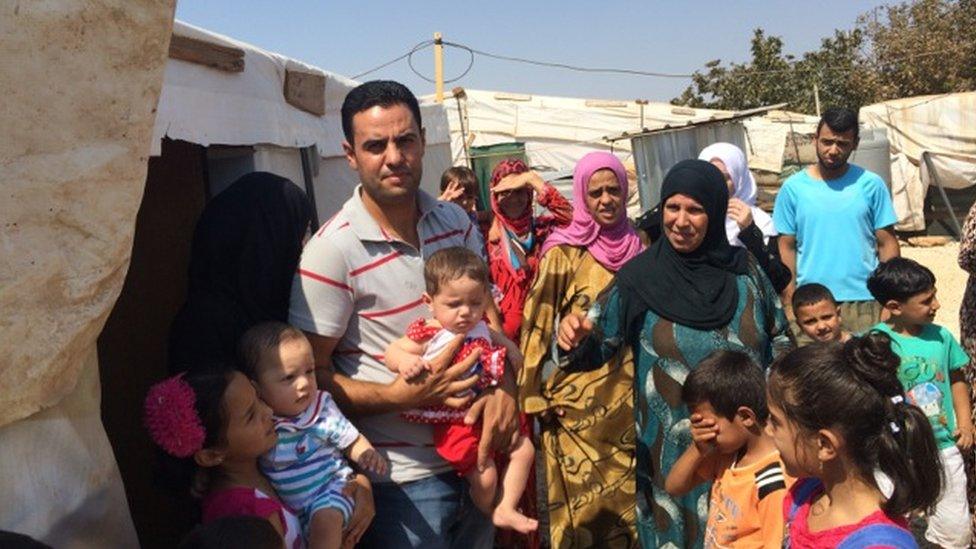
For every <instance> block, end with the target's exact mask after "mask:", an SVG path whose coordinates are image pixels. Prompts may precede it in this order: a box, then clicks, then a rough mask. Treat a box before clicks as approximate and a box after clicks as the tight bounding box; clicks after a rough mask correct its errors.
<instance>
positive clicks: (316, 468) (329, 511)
mask: <svg viewBox="0 0 976 549" xmlns="http://www.w3.org/2000/svg"><path fill="white" fill-rule="evenodd" d="M240 354H241V368H242V369H243V371H244V373H245V374H246V375H247V376H248V377H249V378H251V381H252V382H253V383H254V386H255V388H256V389H257V392H258V396H260V397H261V399H262V400H264V401H265V402H266V403H267V404H268V405H269V406H270V407H271V409H272V411H273V412H274V414H275V417H274V421H275V431H276V432H277V434H278V442H277V444H275V446H274V448H272V449H271V450H270V451H269V452H268V453H267V454H265V455H263V456H261V458H260V460H259V462H260V465H261V470H262V472H264V474H265V475H267V477H268V479H270V480H271V484H272V485H273V486H274V488H275V491H276V492H277V493H278V497H280V498H281V500H282V501H283V502H284V503H285V504H287V505H288V506H289V507H291V508H292V509H293V510H295V511H296V512H297V513H298V514H299V518H300V520H301V522H302V527H303V529H304V533H305V537H306V538H307V539H308V542H309V543H308V544H309V547H328V548H338V547H340V546H341V545H342V533H343V529H344V528H345V527H346V526H348V524H349V519H350V517H351V516H352V510H353V502H352V500H351V498H350V497H349V496H348V495H346V493H345V491H344V489H345V487H346V481H347V479H348V478H349V477H350V476H351V475H352V474H353V471H352V468H351V467H350V466H349V464H348V463H347V461H346V459H347V458H348V459H349V460H350V461H352V462H353V463H354V464H355V465H356V466H357V467H358V468H360V469H363V470H367V471H370V472H372V473H375V474H377V475H385V474H386V472H387V464H386V461H385V460H384V459H383V457H382V456H381V455H380V454H379V452H377V451H376V449H375V448H373V446H372V445H371V444H370V443H369V441H368V440H366V437H364V436H363V435H361V434H360V433H359V431H358V430H357V429H356V427H354V426H353V424H352V423H350V422H349V420H348V419H346V417H345V416H344V415H343V414H342V412H341V411H340V410H339V407H338V406H336V403H335V401H334V400H332V396H331V395H329V393H327V392H326V391H320V390H318V385H317V382H316V379H315V360H314V358H313V356H312V346H311V344H310V343H309V342H308V339H306V338H305V335H304V334H303V333H302V332H301V331H299V330H297V329H295V328H293V327H291V326H289V325H287V324H284V323H281V322H265V323H262V324H258V325H257V326H254V327H253V328H251V329H250V330H248V331H247V332H245V334H244V336H243V337H242V338H241V344H240Z"/></svg>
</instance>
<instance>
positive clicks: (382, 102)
mask: <svg viewBox="0 0 976 549" xmlns="http://www.w3.org/2000/svg"><path fill="white" fill-rule="evenodd" d="M377 105H379V106H381V107H391V106H393V105H406V106H407V108H409V109H410V112H411V113H413V119H414V120H415V121H416V122H417V128H422V127H424V125H423V123H422V122H421V120H420V104H419V103H417V98H416V96H414V94H413V92H411V91H410V90H409V89H408V88H407V87H406V86H404V85H403V84H401V83H399V82H394V81H392V80H372V81H370V82H366V83H365V84H360V85H359V86H356V87H355V88H353V89H352V91H351V92H349V94H348V95H346V99H345V101H343V102H342V133H343V134H344V135H345V136H346V141H347V142H348V143H349V144H350V145H352V144H353V131H352V117H353V116H356V114H358V113H361V112H363V111H365V110H369V109H372V108H373V107H375V106H377Z"/></svg>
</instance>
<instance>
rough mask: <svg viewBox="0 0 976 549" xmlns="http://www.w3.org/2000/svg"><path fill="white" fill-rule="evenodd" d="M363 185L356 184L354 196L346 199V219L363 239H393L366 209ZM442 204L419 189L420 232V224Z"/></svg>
mask: <svg viewBox="0 0 976 549" xmlns="http://www.w3.org/2000/svg"><path fill="white" fill-rule="evenodd" d="M362 192H363V185H362V184H361V183H360V184H359V185H356V189H355V190H354V191H353V193H352V196H351V197H350V198H349V200H348V201H346V204H345V205H344V206H343V209H344V210H345V212H346V221H347V222H348V223H349V228H351V229H352V230H353V232H354V233H356V236H357V237H359V239H360V240H363V241H374V242H389V241H390V240H392V239H391V237H390V235H389V234H388V233H387V232H386V231H384V230H383V228H382V227H380V224H379V223H377V221H376V219H374V218H373V216H372V215H370V213H369V211H368V210H366V205H365V204H363V197H362ZM439 206H440V202H438V201H437V199H436V198H434V197H432V196H431V195H429V194H427V193H426V192H424V191H423V190H422V189H417V207H418V209H419V210H420V218H419V219H418V221H417V230H418V232H420V226H421V224H422V223H423V221H424V218H425V217H427V216H428V215H429V214H431V212H435V211H436V210H437V209H438V208H439Z"/></svg>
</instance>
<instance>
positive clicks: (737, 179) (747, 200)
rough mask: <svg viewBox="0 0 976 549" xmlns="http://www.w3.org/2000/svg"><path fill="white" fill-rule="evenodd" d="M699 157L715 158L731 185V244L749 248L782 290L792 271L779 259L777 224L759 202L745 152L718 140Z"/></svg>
mask: <svg viewBox="0 0 976 549" xmlns="http://www.w3.org/2000/svg"><path fill="white" fill-rule="evenodd" d="M698 159H699V160H704V161H706V162H711V163H712V164H714V165H715V167H716V168H718V169H719V171H721V172H722V175H723V176H724V177H725V184H726V185H727V186H728V188H729V211H728V214H727V215H726V218H725V234H726V236H728V239H729V244H732V245H733V246H739V247H742V248H745V249H747V250H749V252H751V253H752V255H754V256H755V257H756V260H757V261H758V262H759V265H760V267H762V270H763V272H765V273H766V276H768V277H769V281H770V282H772V283H773V288H774V289H775V290H776V292H778V293H781V292H782V291H783V289H784V288H786V286H787V285H788V284H789V283H790V278H791V276H792V275H791V274H790V270H789V268H788V267H787V266H786V265H784V264H783V262H782V261H780V259H779V247H778V246H777V245H776V238H777V237H778V234H777V233H776V229H775V228H773V219H772V218H771V217H770V216H769V214H767V213H766V212H764V211H763V210H762V209H760V208H759V207H758V206H756V193H757V190H756V180H755V179H753V177H752V172H750V171H749V165H748V164H747V163H746V155H745V153H743V152H742V149H740V148H739V147H736V146H735V145H733V144H731V143H714V144H712V145H709V146H707V147H705V148H704V149H702V152H701V154H699V155H698Z"/></svg>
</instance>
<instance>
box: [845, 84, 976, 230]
mask: <svg viewBox="0 0 976 549" xmlns="http://www.w3.org/2000/svg"><path fill="white" fill-rule="evenodd" d="M860 120H861V124H862V125H863V126H865V127H868V128H883V129H884V130H885V132H886V134H887V136H888V141H889V142H890V144H891V191H892V197H893V199H894V203H895V211H896V213H897V214H898V218H899V225H898V227H897V228H898V229H901V230H922V229H925V216H924V208H923V205H924V201H925V194H926V192H927V190H928V186H929V184H931V183H933V182H934V181H933V180H932V177H933V176H934V177H938V179H939V181H941V183H942V185H943V186H944V187H946V188H950V189H963V188H966V187H968V186H970V185H973V184H974V183H976V92H966V93H953V94H944V95H928V96H920V97H909V98H904V99H895V100H892V101H885V102H883V103H877V104H875V105H869V106H867V107H862V108H861V112H860ZM925 157H929V162H928V165H930V166H931V168H932V172H934V173H930V170H929V169H928V168H927V164H926V162H925Z"/></svg>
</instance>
